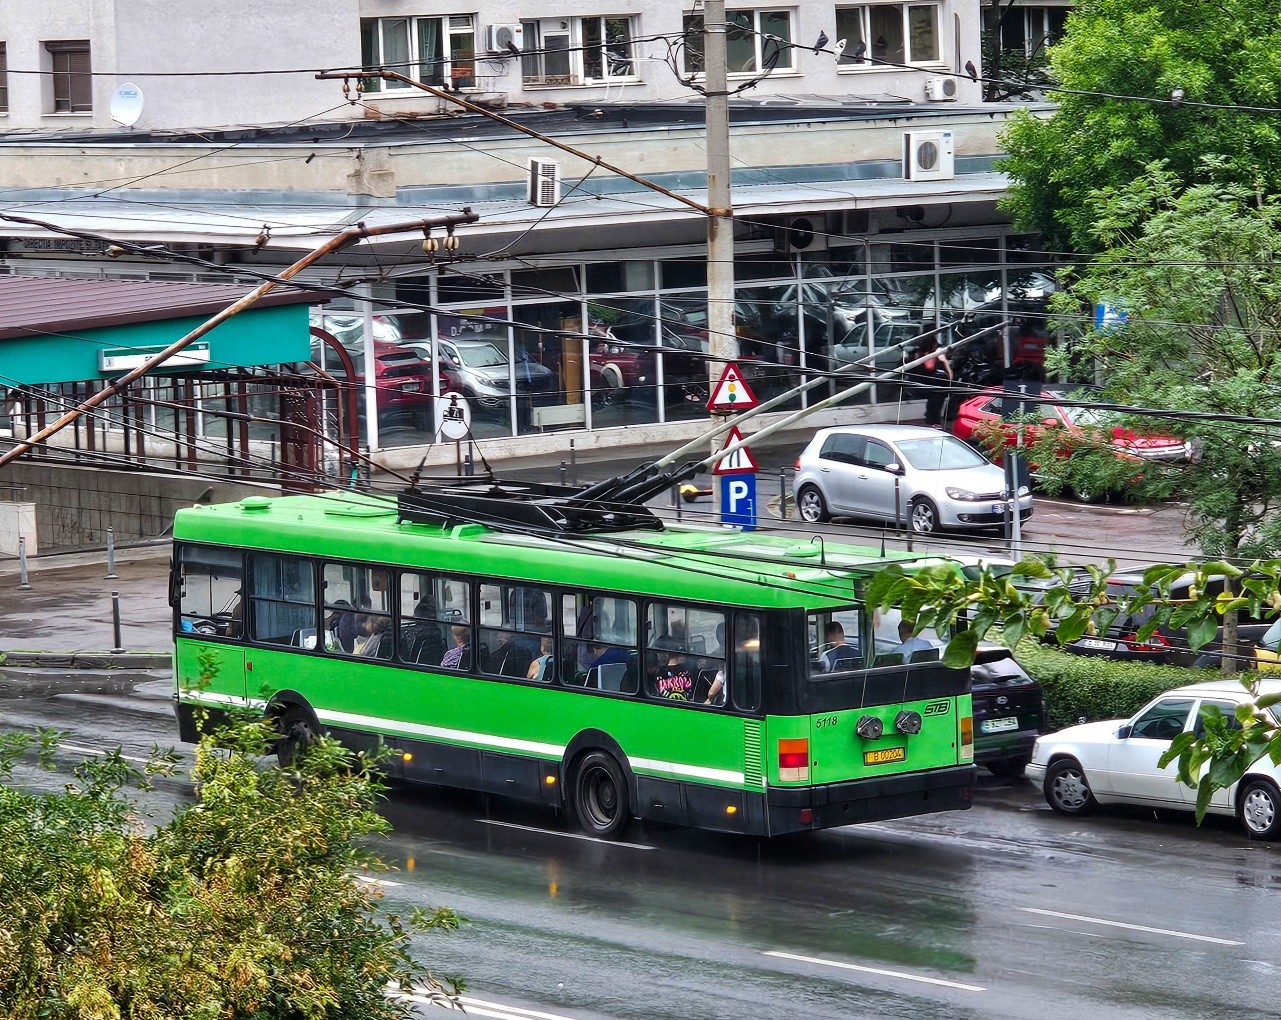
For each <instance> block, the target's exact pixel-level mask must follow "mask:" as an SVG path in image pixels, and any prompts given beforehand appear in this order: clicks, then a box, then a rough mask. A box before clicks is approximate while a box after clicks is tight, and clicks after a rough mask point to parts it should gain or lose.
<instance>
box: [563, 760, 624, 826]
mask: <svg viewBox="0 0 1281 1020" xmlns="http://www.w3.org/2000/svg"><path fill="white" fill-rule="evenodd" d="M574 817H575V818H576V819H577V820H578V824H579V825H580V826H582V828H583V829H584V830H585V831H586V832H589V833H591V834H592V835H593V836H600V837H601V838H603V839H612V838H613V837H614V836H616V835H618V833H619V831H620V830H621V829H622V828H623V826H624V825H626V824H627V820H628V818H630V817H631V811H630V810H629V807H628V803H627V780H626V779H625V778H624V777H623V770H622V769H621V768H619V767H618V762H616V761H614V759H613V757H612V756H611V755H609V754H606V753H605V752H604V751H592V752H591V753H590V754H588V755H587V756H586V757H585V758H583V760H582V761H581V762H580V763H579V765H578V768H577V770H576V771H575V772H574Z"/></svg>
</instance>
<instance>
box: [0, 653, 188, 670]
mask: <svg viewBox="0 0 1281 1020" xmlns="http://www.w3.org/2000/svg"><path fill="white" fill-rule="evenodd" d="M0 656H3V657H2V658H0V668H16V669H62V670H68V669H71V670H75V669H96V670H124V669H130V670H139V669H173V655H172V654H171V653H169V652H21V651H11V652H3V653H0Z"/></svg>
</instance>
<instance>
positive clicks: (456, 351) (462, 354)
mask: <svg viewBox="0 0 1281 1020" xmlns="http://www.w3.org/2000/svg"><path fill="white" fill-rule="evenodd" d="M403 349H405V350H408V351H411V352H414V353H416V355H417V357H418V358H419V359H421V360H422V361H427V362H430V361H431V356H432V348H431V343H430V342H429V341H425V340H411V341H407V342H406V343H405V344H404V348H403ZM436 349H437V351H438V354H437V364H439V365H440V367H441V370H442V372H443V374H444V376H445V379H446V380H447V381H448V384H449V386H448V388H449V389H450V390H453V391H454V392H456V393H461V394H462V395H463V396H465V397H466V398H467V400H468V401H469V402H470V403H471V405H472V408H473V409H474V410H476V411H480V412H484V411H489V412H491V413H492V412H500V413H501V412H502V411H504V410H505V409H506V408H507V406H508V403H509V400H510V397H511V392H512V380H513V377H514V378H515V385H516V395H517V397H518V398H522V399H527V400H529V401H532V402H534V403H541V402H543V400H544V399H547V398H546V397H545V395H547V394H551V393H552V392H553V391H554V390H555V389H556V374H555V373H554V372H553V371H552V370H551V369H549V368H547V367H545V366H543V365H540V364H539V363H538V362H536V361H532V360H530V359H529V358H528V357H521V358H518V359H517V361H516V363H515V364H514V365H513V364H512V363H511V362H510V361H509V360H508V358H507V352H506V351H504V350H502V349H501V348H499V347H498V345H497V344H494V343H492V342H490V341H489V340H454V339H450V340H446V339H445V338H444V337H441V338H439V339H437V341H436Z"/></svg>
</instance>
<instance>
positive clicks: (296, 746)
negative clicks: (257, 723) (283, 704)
mask: <svg viewBox="0 0 1281 1020" xmlns="http://www.w3.org/2000/svg"><path fill="white" fill-rule="evenodd" d="M276 728H277V729H278V730H280V739H279V740H277V741H276V761H278V762H279V763H280V766H281V768H288V767H289V766H290V765H292V764H293V763H294V758H295V757H296V756H297V755H298V752H299V751H302V750H304V749H305V748H307V747H308V746H310V744H311V743H312V741H314V740H315V739H316V732H317V729H316V722H315V718H314V717H313V716H312V714H311V713H310V712H308V711H307V710H306V709H305V708H302V707H300V706H298V705H290V706H289V707H288V708H286V709H285V710H284V711H283V712H281V713H280V715H279V716H277V718H276Z"/></svg>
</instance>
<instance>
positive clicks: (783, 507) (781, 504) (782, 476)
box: [778, 468, 788, 521]
mask: <svg viewBox="0 0 1281 1020" xmlns="http://www.w3.org/2000/svg"><path fill="white" fill-rule="evenodd" d="M787 514H788V510H787V468H779V469H778V516H779V519H780V520H784V521H785V520H787V519H788V517H787Z"/></svg>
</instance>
